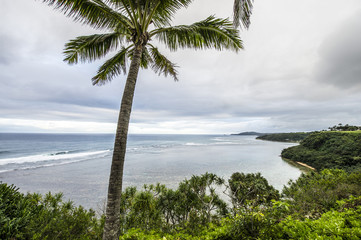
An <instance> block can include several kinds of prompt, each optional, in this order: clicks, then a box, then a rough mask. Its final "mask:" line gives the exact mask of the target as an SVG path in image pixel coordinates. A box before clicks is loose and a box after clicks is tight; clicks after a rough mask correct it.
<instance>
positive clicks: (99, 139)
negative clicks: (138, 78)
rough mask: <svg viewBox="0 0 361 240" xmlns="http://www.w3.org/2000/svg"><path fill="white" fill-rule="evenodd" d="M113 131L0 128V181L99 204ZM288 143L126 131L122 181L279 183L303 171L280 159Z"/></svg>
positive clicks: (137, 183) (103, 193)
mask: <svg viewBox="0 0 361 240" xmlns="http://www.w3.org/2000/svg"><path fill="white" fill-rule="evenodd" d="M113 141H114V136H113V135H111V134H88V135H85V134H82V135H78V134H0V181H2V182H6V183H9V184H15V185H16V186H17V187H19V188H20V191H22V192H28V191H30V192H39V193H46V192H48V191H51V192H52V193H56V192H63V193H64V196H65V198H66V199H72V200H73V201H74V202H75V203H76V204H81V205H83V206H85V207H88V208H89V207H92V208H97V207H98V206H100V205H101V204H102V202H103V201H104V199H105V197H106V191H107V184H108V176H109V171H110V163H111V154H112V148H113ZM292 145H294V144H290V143H277V142H267V141H259V140H256V139H255V137H254V136H222V135H130V136H129V140H128V149H127V157H126V163H125V172H124V187H127V186H137V187H141V186H143V185H144V184H151V183H157V182H160V183H163V184H166V185H167V186H168V187H172V188H176V187H177V185H178V183H179V182H180V181H182V180H184V179H185V178H189V177H191V176H192V175H199V174H203V173H205V172H212V173H215V174H217V175H219V176H222V177H224V178H225V179H228V178H229V176H230V175H231V174H232V173H233V172H237V171H238V172H245V173H250V172H260V173H261V174H262V175H263V176H264V177H266V178H267V179H268V181H269V182H270V183H271V184H272V185H273V186H275V187H276V188H277V189H282V187H283V185H285V184H286V183H287V182H288V181H289V180H290V179H296V178H297V177H298V176H299V175H300V173H301V172H300V170H298V169H297V168H295V167H293V166H290V165H289V164H287V163H286V162H284V161H282V159H281V158H280V157H279V155H280V153H281V151H282V149H284V148H286V147H289V146H292Z"/></svg>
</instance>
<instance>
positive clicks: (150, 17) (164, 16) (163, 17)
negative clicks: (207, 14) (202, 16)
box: [107, 0, 193, 27]
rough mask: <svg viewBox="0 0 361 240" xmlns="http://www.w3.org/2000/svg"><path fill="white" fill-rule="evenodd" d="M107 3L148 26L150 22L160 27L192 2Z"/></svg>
mask: <svg viewBox="0 0 361 240" xmlns="http://www.w3.org/2000/svg"><path fill="white" fill-rule="evenodd" d="M107 2H112V4H114V5H115V6H116V7H117V9H121V10H122V11H127V12H128V13H129V14H132V15H134V18H136V19H138V20H141V19H146V21H145V22H147V23H148V25H149V23H150V22H151V21H152V22H153V23H154V25H155V26H157V27H160V26H164V25H169V24H170V22H171V20H172V18H173V16H174V14H175V13H176V11H177V10H179V9H180V8H183V7H187V6H188V5H189V4H190V3H191V2H193V0H107ZM131 10H137V11H131ZM139 13H142V14H139Z"/></svg>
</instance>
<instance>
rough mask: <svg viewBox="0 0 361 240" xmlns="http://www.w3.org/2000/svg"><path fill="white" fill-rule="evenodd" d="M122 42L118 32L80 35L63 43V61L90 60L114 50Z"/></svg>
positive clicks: (71, 62)
mask: <svg viewBox="0 0 361 240" xmlns="http://www.w3.org/2000/svg"><path fill="white" fill-rule="evenodd" d="M121 42H122V35H121V34H120V33H119V32H114V33H108V34H94V35H90V36H80V37H77V38H76V39H73V40H70V41H69V42H68V43H67V44H65V49H64V55H65V58H64V61H66V62H68V63H69V64H76V63H78V62H79V61H80V62H87V61H88V62H91V61H94V60H96V59H99V58H101V57H104V56H105V55H106V54H107V53H108V52H110V51H112V50H116V49H117V48H118V46H119V45H120V44H121Z"/></svg>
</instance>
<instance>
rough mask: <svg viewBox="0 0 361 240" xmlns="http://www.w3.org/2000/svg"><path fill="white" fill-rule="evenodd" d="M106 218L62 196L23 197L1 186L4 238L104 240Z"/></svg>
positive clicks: (1, 231) (0, 233)
mask: <svg viewBox="0 0 361 240" xmlns="http://www.w3.org/2000/svg"><path fill="white" fill-rule="evenodd" d="M103 219H104V218H103V217H101V218H99V219H98V218H96V217H95V212H94V211H93V210H86V209H84V208H83V207H81V206H79V207H75V206H74V205H73V203H72V202H64V201H63V200H62V194H55V195H52V194H50V193H48V194H46V195H45V196H41V195H39V194H26V195H25V194H22V193H20V192H19V191H18V189H17V188H16V187H14V186H13V185H11V186H9V185H7V184H5V183H0V239H4V240H5V239H39V240H40V239H100V238H101V233H102V228H103V222H104V221H103Z"/></svg>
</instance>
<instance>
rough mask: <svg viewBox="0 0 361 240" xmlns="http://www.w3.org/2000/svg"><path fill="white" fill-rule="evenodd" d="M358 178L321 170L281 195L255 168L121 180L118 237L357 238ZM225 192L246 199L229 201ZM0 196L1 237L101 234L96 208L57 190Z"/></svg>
mask: <svg viewBox="0 0 361 240" xmlns="http://www.w3.org/2000/svg"><path fill="white" fill-rule="evenodd" d="M360 182H361V172H353V173H352V174H348V173H346V172H345V171H343V170H324V171H322V172H320V173H317V172H311V173H309V174H303V175H301V177H300V178H299V179H297V180H295V181H290V182H289V183H288V184H287V186H285V188H284V189H283V192H282V194H281V196H280V195H279V194H278V192H277V191H276V190H275V189H273V188H272V186H270V185H269V184H268V182H267V181H265V179H264V178H263V177H262V176H261V175H260V174H243V173H235V174H233V175H232V177H231V178H230V179H229V180H228V183H227V182H226V181H224V180H223V179H222V178H220V177H218V176H216V175H214V174H211V173H206V174H203V175H201V176H193V177H191V178H190V179H186V180H184V181H182V182H181V183H180V184H179V186H178V188H177V189H169V188H167V187H166V186H164V185H161V184H157V185H147V186H144V187H143V189H141V190H137V189H136V188H134V187H129V188H127V189H126V190H125V191H124V193H123V194H122V201H121V229H120V232H121V236H120V239H123V240H130V239H132V240H134V239H137V240H138V239H139V240H141V239H144V240H147V239H149V240H151V239H152V240H153V239H167V240H179V239H199V240H201V239H202V240H210V239H217V240H227V239H228V240H238V239H359V238H360V236H361V217H360V216H361V186H360V184H359V183H360ZM230 184H233V185H234V186H233V187H235V186H237V185H239V186H238V187H236V189H255V190H257V192H258V194H256V195H259V196H263V197H258V196H256V195H252V194H249V193H250V192H253V191H252V190H250V191H243V190H242V191H236V192H235V191H234V190H232V188H233V187H232V188H231V187H230ZM233 189H234V188H233ZM241 192H242V194H241ZM235 193H237V194H235ZM271 193H272V194H271ZM243 194H244V195H243ZM270 195H272V196H274V198H275V199H272V197H271V196H270ZM232 196H233V197H234V196H237V199H238V198H241V199H247V200H246V201H242V204H241V203H240V202H237V203H236V204H232V201H231V199H230V198H228V197H231V198H232ZM277 199H278V200H277ZM227 202H228V203H230V204H231V205H229V204H227ZM0 204H1V205H0V238H1V239H101V236H102V232H103V228H102V226H103V224H104V216H98V217H96V214H95V213H94V211H93V210H85V209H84V208H82V207H81V206H79V207H74V205H73V204H72V203H71V202H64V201H63V200H62V197H61V194H55V195H51V194H50V193H49V194H46V195H45V196H41V195H39V194H22V193H20V192H19V191H18V189H16V188H15V187H14V186H9V185H7V184H5V183H2V184H0ZM311 230H312V231H311Z"/></svg>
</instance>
